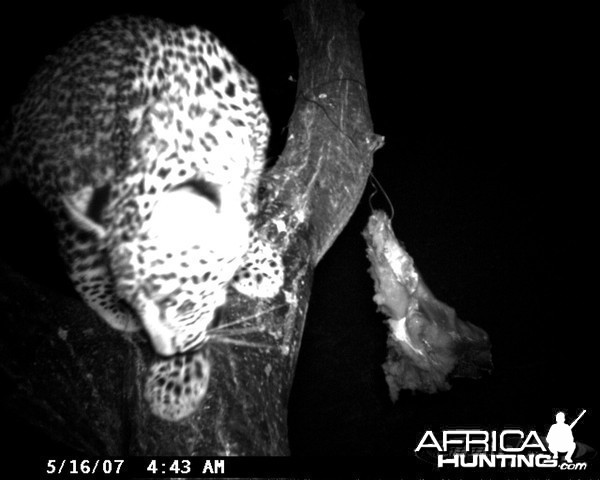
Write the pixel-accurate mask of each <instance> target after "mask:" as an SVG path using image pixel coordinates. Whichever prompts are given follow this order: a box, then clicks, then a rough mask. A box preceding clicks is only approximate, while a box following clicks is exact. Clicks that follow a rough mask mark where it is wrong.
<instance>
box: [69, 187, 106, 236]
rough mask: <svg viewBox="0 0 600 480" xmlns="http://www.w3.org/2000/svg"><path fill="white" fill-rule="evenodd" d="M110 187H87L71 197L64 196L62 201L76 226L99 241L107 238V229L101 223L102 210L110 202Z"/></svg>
mask: <svg viewBox="0 0 600 480" xmlns="http://www.w3.org/2000/svg"><path fill="white" fill-rule="evenodd" d="M109 191H110V186H109V185H105V186H102V187H97V188H94V187H92V186H86V187H83V188H82V189H80V190H78V191H77V192H75V193H73V194H71V195H63V197H62V201H63V204H64V206H65V208H66V209H67V213H68V214H69V217H70V218H71V220H73V221H74V222H75V224H76V225H77V226H78V227H79V228H81V229H82V230H85V231H86V232H89V233H92V234H94V235H95V236H96V237H98V238H99V239H103V238H104V237H105V236H106V229H105V228H104V227H103V226H102V224H101V223H100V217H101V214H102V209H103V208H104V206H105V205H106V203H107V201H108V193H109Z"/></svg>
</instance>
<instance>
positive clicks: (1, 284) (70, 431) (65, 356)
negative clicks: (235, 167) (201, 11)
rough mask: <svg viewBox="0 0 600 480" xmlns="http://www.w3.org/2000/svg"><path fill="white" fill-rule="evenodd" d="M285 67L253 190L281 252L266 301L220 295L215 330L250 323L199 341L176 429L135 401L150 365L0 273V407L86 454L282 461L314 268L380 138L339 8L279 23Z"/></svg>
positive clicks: (25, 283)
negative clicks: (253, 328)
mask: <svg viewBox="0 0 600 480" xmlns="http://www.w3.org/2000/svg"><path fill="white" fill-rule="evenodd" d="M287 14H288V18H289V20H290V22H291V24H292V27H293V30H294V34H295V37H296V42H297V45H298V55H299V76H298V94H297V100H296V105H295V110H294V113H293V115H292V118H291V120H290V124H289V137H288V140H287V144H286V147H285V150H284V152H283V154H282V155H281V157H280V158H279V160H278V162H277V164H276V165H275V167H273V168H272V169H271V170H270V171H269V172H267V174H266V175H265V178H264V181H263V187H264V188H263V189H262V195H263V197H264V198H263V200H264V203H263V205H264V206H263V209H262V211H261V214H260V217H259V224H260V228H261V229H262V231H263V233H264V234H265V235H266V236H267V237H268V238H269V239H270V240H271V241H272V242H273V244H274V245H276V246H277V247H278V249H280V250H281V251H282V252H283V258H284V264H285V269H286V271H285V277H286V280H285V286H284V288H283V289H282V291H281V292H280V293H279V295H278V296H277V297H276V298H275V299H271V300H269V301H255V300H251V299H248V298H246V297H243V296H242V295H238V294H234V293H232V294H231V295H230V298H229V299H228V302H227V305H226V307H225V309H224V311H223V312H222V315H224V316H225V318H226V319H229V320H235V319H239V318H242V317H257V318H260V321H261V323H262V324H263V325H266V326H267V327H266V329H265V330H264V331H262V332H259V333H256V334H254V335H253V336H252V338H248V341H249V342H250V341H251V342H254V343H256V344H263V345H267V346H262V347H258V346H257V347H248V346H239V345H237V346H236V345H231V344H221V343H215V344H212V343H210V344H209V345H208V346H207V350H208V353H209V355H210V358H211V362H212V371H211V378H210V384H209V387H208V392H207V395H206V397H205V399H204V401H203V404H202V405H201V407H200V408H199V410H198V411H197V412H196V413H195V414H193V415H191V416H190V417H188V418H186V419H184V420H182V421H180V422H167V421H164V420H161V419H159V418H157V417H155V416H153V415H152V414H151V413H150V411H149V409H148V405H147V403H146V401H145V400H144V398H143V394H142V392H143V386H144V380H145V373H146V371H147V368H148V365H149V364H150V362H151V361H153V358H154V354H153V352H152V349H151V348H150V347H149V345H148V342H147V341H146V339H145V338H144V336H143V335H141V334H134V335H130V336H125V335H122V334H120V333H118V332H116V331H113V330H111V329H110V328H109V327H108V326H107V325H105V324H104V322H102V321H100V320H99V319H98V318H97V317H96V315H95V314H94V313H92V312H91V310H89V309H88V308H87V307H86V306H85V305H84V304H83V303H82V301H80V300H78V299H74V298H68V297H65V296H64V295H60V294H58V293H56V291H54V290H51V289H50V288H48V287H42V286H40V285H39V284H36V283H35V282H33V281H31V280H30V279H27V278H25V277H24V276H23V275H20V274H17V273H15V272H14V271H12V270H11V269H10V268H8V267H6V266H2V265H0V311H1V312H2V316H3V319H2V322H3V335H2V338H1V339H0V365H1V366H2V369H3V373H4V374H5V377H6V378H7V379H8V380H9V381H10V387H11V389H10V392H9V396H8V402H7V404H8V406H9V407H10V409H11V411H13V412H17V413H18V414H20V415H23V416H24V417H25V418H26V419H27V421H30V422H32V423H33V424H35V425H37V426H39V427H41V428H43V429H44V430H45V431H47V432H48V434H49V435H51V436H53V437H54V438H56V439H58V440H59V441H60V442H62V443H64V444H67V445H69V446H71V447H73V448H74V449H76V450H78V451H80V452H81V453H83V454H88V455H127V454H129V455H204V456H208V455H285V454H288V453H289V447H288V440H287V425H286V423H287V402H288V397H289V392H290V388H291V384H292V380H293V377H294V369H295V365H296V360H297V357H298V352H299V349H300V341H301V338H302V331H303V328H304V320H305V315H306V311H307V308H308V300H309V296H310V288H311V282H312V275H313V271H314V268H315V266H316V264H317V262H318V261H319V259H320V258H321V257H322V256H323V254H324V253H325V252H326V251H327V249H328V248H329V247H330V246H331V244H332V243H333V242H334V240H335V238H336V237H337V235H338V234H339V233H340V231H341V230H342V229H343V228H344V226H345V224H346V223H347V221H348V219H349V218H350V215H352V213H353V211H354V209H355V207H356V205H357V203H358V201H359V199H360V197H361V195H362V192H363V189H364V187H365V184H366V181H367V178H368V175H369V172H370V170H371V166H372V155H373V152H374V151H375V150H376V149H377V148H379V147H380V146H381V144H382V138H381V137H378V136H376V135H374V134H373V132H372V124H371V119H370V115H369V111H368V106H367V92H366V88H365V84H364V75H363V69H362V60H361V50H360V43H359V36H358V23H359V20H360V17H361V13H360V12H359V11H358V10H357V8H356V7H355V6H354V5H353V4H351V3H349V2H346V1H344V0H330V1H323V0H302V1H298V2H296V3H295V4H294V5H293V6H291V7H290V8H289V9H288V11H287Z"/></svg>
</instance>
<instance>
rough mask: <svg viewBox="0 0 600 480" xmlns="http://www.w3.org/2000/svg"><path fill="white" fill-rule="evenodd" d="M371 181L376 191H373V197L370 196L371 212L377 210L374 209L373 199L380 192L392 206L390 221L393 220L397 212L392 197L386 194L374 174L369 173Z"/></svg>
mask: <svg viewBox="0 0 600 480" xmlns="http://www.w3.org/2000/svg"><path fill="white" fill-rule="evenodd" d="M369 181H370V182H371V185H373V188H374V189H375V190H374V191H373V193H371V195H369V206H370V207H371V211H373V210H375V208H374V207H373V202H372V199H373V197H374V196H375V195H376V194H377V192H378V191H379V192H381V193H382V194H383V196H384V197H385V199H386V201H387V203H388V205H389V206H390V209H391V211H392V214H391V215H390V221H391V220H393V219H394V215H395V213H396V212H395V210H394V205H393V204H392V201H391V200H390V197H389V196H388V194H387V193H386V191H385V189H384V188H383V187H382V186H381V183H379V180H377V177H376V176H375V175H374V174H373V173H372V172H369Z"/></svg>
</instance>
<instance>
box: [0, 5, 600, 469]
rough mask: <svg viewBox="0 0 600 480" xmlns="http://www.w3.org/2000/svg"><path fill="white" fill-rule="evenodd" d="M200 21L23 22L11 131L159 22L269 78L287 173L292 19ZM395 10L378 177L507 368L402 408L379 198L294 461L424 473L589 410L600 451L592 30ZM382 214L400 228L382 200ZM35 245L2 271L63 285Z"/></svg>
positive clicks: (376, 109)
mask: <svg viewBox="0 0 600 480" xmlns="http://www.w3.org/2000/svg"><path fill="white" fill-rule="evenodd" d="M197 3H198V6H195V7H194V6H188V7H186V9H185V10H179V11H175V9H174V8H173V9H169V8H167V7H164V8H162V9H159V8H154V9H153V8H146V9H134V8H133V9H129V10H126V9H111V8H109V7H102V8H100V7H95V8H94V7H92V8H88V7H87V6H86V10H85V11H83V10H82V11H78V12H77V11H73V10H66V9H65V10H64V11H61V10H60V8H53V10H52V11H46V12H44V11H40V10H36V12H35V14H34V13H32V12H29V11H28V12H25V11H24V12H18V11H15V12H14V13H12V14H5V15H4V17H3V18H2V27H3V28H2V29H1V31H0V40H1V41H2V45H4V47H5V48H4V52H3V58H2V70H3V74H2V82H3V84H4V85H3V92H4V95H3V98H2V113H3V114H4V113H5V112H6V109H7V108H8V106H9V104H11V103H12V102H14V101H16V99H17V98H18V94H19V92H20V91H21V89H22V88H23V86H24V84H25V82H26V80H27V78H28V77H29V76H30V75H31V74H32V73H33V72H34V71H35V69H36V67H37V66H38V65H39V63H40V61H41V60H42V58H43V57H44V56H45V55H46V54H48V53H51V52H52V51H53V50H54V49H55V48H56V47H58V46H60V45H62V44H63V43H65V42H66V41H68V39H69V38H71V37H72V36H73V35H74V34H75V33H77V32H78V31H80V30H81V29H82V28H84V27H85V26H87V25H89V24H90V23H92V22H94V21H96V20H99V19H102V18H104V17H106V16H108V15H110V14H114V13H123V12H130V13H143V14H147V15H155V16H160V17H162V18H164V19H165V20H169V21H173V22H177V23H182V24H188V23H195V24H197V25H199V26H201V27H205V28H207V29H209V30H212V31H213V32H214V33H215V34H216V35H217V36H218V37H219V38H220V39H221V40H222V41H223V42H224V43H225V44H226V45H227V46H228V47H229V48H230V50H231V51H232V52H233V53H234V54H235V55H236V56H237V57H238V59H239V60H240V62H241V63H242V64H243V65H245V66H246V67H247V68H248V69H249V70H250V71H252V72H253V73H254V74H255V75H256V76H257V77H258V79H259V81H260V83H261V88H262V92H263V98H264V102H265V106H266V109H267V112H268V113H269V115H270V117H271V120H272V123H273V135H272V137H273V138H272V141H271V148H270V156H271V158H272V159H273V161H274V160H275V159H276V157H277V155H278V154H279V153H280V151H281V149H282V148H283V145H284V142H285V137H286V130H285V128H286V123H287V119H288V118H289V116H290V114H291V111H292V108H293V104H294V98H295V95H296V91H295V86H296V84H295V83H294V82H292V81H290V80H289V77H290V76H292V77H296V75H297V73H296V72H297V57H296V50H295V43H294V39H293V36H292V33H291V27H290V24H289V22H287V21H286V20H285V18H284V15H283V13H282V8H281V4H277V3H269V4H267V3H264V2H246V4H245V6H243V7H240V6H232V5H231V4H224V5H223V6H221V7H219V6H214V5H213V6H208V5H204V3H205V2H197ZM249 4H252V5H249ZM391 4H392V3H391V2H390V4H387V3H384V2H379V3H377V2H375V3H373V2H364V4H361V8H362V9H363V10H364V11H365V17H364V19H363V21H362V23H361V40H362V48H363V61H364V67H365V75H366V86H367V90H368V93H369V102H370V108H371V113H372V117H373V122H374V130H375V132H376V133H378V134H380V135H383V136H385V139H386V142H385V147H384V148H383V149H381V150H380V151H378V152H377V153H376V155H375V166H374V170H373V173H374V175H375V176H376V177H377V179H378V180H379V182H380V184H381V185H382V187H383V188H384V189H385V191H386V192H387V195H388V196H389V197H390V199H391V202H392V203H393V206H394V210H395V217H394V228H395V230H396V234H397V236H398V238H399V239H400V240H401V241H402V242H404V244H405V246H406V249H407V251H408V252H409V253H410V254H411V255H412V256H413V258H414V259H415V262H416V265H417V267H418V268H419V270H420V271H421V273H422V275H423V276H424V278H425V279H426V282H427V284H428V286H429V287H430V288H431V290H432V291H433V292H434V294H435V295H436V296H437V297H438V298H439V299H440V300H442V301H444V302H445V303H447V304H449V305H451V306H452V307H454V308H455V309H456V311H457V313H458V316H459V317H460V318H462V319H464V320H468V321H470V322H472V323H475V324H477V325H478V326H480V327H482V328H484V329H485V330H486V331H487V332H488V333H489V334H490V337H491V341H492V345H493V356H494V364H495V368H494V371H493V373H492V375H491V376H489V377H487V378H485V379H482V380H480V381H458V382H455V384H454V388H453V389H452V390H451V391H449V392H446V393H441V394H436V395H425V394H410V393H405V394H402V395H401V397H400V399H399V400H398V402H397V403H396V404H392V403H391V402H390V400H389V396H388V393H387V386H386V384H385V380H384V376H383V372H382V370H381V367H380V365H381V363H382V362H383V361H384V358H385V352H386V348H385V339H386V327H385V325H384V323H383V318H384V317H383V316H381V315H380V314H377V313H376V312H375V304H374V303H373V302H372V300H371V298H372V295H373V284H372V281H371V279H370V277H369V275H368V273H367V267H368V263H367V259H366V256H365V245H364V241H363V239H362V237H361V235H360V232H361V231H362V229H363V228H364V227H365V225H366V222H367V218H368V215H369V213H370V207H369V203H368V197H369V195H370V194H371V193H372V192H373V191H374V189H373V187H372V186H371V185H368V186H367V189H366V192H365V197H364V198H363V200H362V201H361V204H360V205H359V207H358V209H357V211H356V213H355V215H354V216H353V218H352V220H351V221H350V223H349V225H348V226H347V228H346V229H345V230H344V232H343V233H342V234H341V236H340V237H339V238H338V240H337V241H336V243H335V244H334V246H333V247H332V248H331V250H330V251H329V252H328V253H327V255H326V256H325V257H324V259H323V260H322V262H321V263H320V264H319V266H318V268H317V271H316V277H315V282H314V287H313V292H312V299H311V306H310V309H309V313H308V318H307V324H306V329H305V334H304V340H303V345H302V349H301V352H300V359H299V363H298V368H297V372H296V378H295V383H294V388H293V391H292V396H291V400H290V409H289V429H290V444H291V449H292V453H293V454H295V455H331V454H335V455H367V456H372V455H390V456H399V457H402V456H410V453H411V451H412V450H414V448H415V446H416V444H417V442H418V440H419V439H420V438H421V436H422V434H423V432H424V430H426V429H433V430H435V431H441V430H443V429H444V427H453V426H454V427H456V426H463V427H468V426H470V427H473V428H476V427H481V428H484V429H493V428H496V429H502V428H504V427H508V426H520V427H523V428H524V429H528V428H532V429H537V430H538V431H540V432H544V433H545V432H546V431H547V429H548V428H549V426H550V425H551V424H552V423H553V421H554V414H555V413H556V411H557V410H559V409H561V410H564V411H566V413H567V421H570V419H573V418H574V417H575V416H576V415H577V414H578V413H579V412H580V410H581V409H583V408H585V409H587V414H586V415H585V416H584V417H583V419H582V420H581V422H580V423H579V424H578V425H577V427H576V429H575V430H574V433H575V438H576V440H578V441H581V442H584V443H586V444H588V445H591V446H593V447H594V448H596V449H597V448H600V437H599V436H598V434H597V427H598V425H599V418H600V409H596V408H595V407H596V405H598V403H597V401H598V395H597V393H595V392H594V391H593V389H594V386H595V384H596V383H597V378H598V374H597V371H596V366H597V357H596V356H595V355H593V351H592V348H593V347H594V346H595V343H596V342H595V339H596V333H595V328H594V327H595V323H596V321H597V319H596V318H595V317H596V310H597V309H596V308H595V305H594V303H593V302H594V298H596V297H597V294H596V293H595V292H594V290H595V289H596V285H597V284H594V286H593V288H592V286H591V282H590V279H592V278H594V276H592V275H590V273H595V272H594V270H593V269H594V268H595V263H596V262H595V255H593V254H592V252H593V250H592V249H588V244H590V243H591V240H590V238H591V235H592V234H591V228H590V227H591V226H592V225H593V224H595V223H597V214H596V209H595V208H594V206H595V205H596V204H597V200H596V197H595V195H594V193H595V192H596V186H595V184H596V183H597V182H596V179H597V178H598V177H597V174H592V173H591V170H590V169H589V167H587V166H586V162H587V163H590V162H592V161H593V160H596V158H594V157H592V154H591V152H590V151H588V150H587V148H588V146H587V145H586V140H587V139H589V138H590V133H591V126H587V125H591V124H588V123H587V122H588V117H591V115H590V112H591V111H592V107H591V97H590V96H589V95H588V93H587V92H588V90H587V89H586V85H587V82H588V81H589V80H588V79H589V77H590V70H591V69H590V67H589V65H590V64H591V63H592V57H590V56H588V55H586V53H585V49H586V45H588V44H589V43H590V37H591V32H590V30H588V28H587V26H586V17H587V16H588V14H587V13H586V12H575V11H571V12H565V11H561V10H550V9H548V7H545V8H546V10H537V9H536V10H531V11H527V10H526V9H524V8H523V7H519V8H516V7H515V8H507V7H504V8H503V9H502V8H500V7H491V6H490V7H478V8H476V9H468V10H467V9H464V10H461V9H458V7H456V6H452V7H447V8H443V9H438V8H435V9H434V8H433V7H431V8H424V9H422V10H419V9H415V8H412V7H411V8H407V7H405V6H402V5H398V6H396V7H394V8H392V7H391V6H390V5H391ZM256 5H261V6H260V7H258V6H256ZM587 142H589V140H587ZM596 157H597V155H596ZM373 203H374V205H375V206H376V207H378V208H385V209H386V210H388V211H389V206H387V204H386V201H385V199H384V197H383V196H382V195H381V194H377V195H376V196H375V197H374V199H373ZM2 211H3V215H4V216H5V218H7V217H8V218H9V220H10V219H11V218H14V217H18V216H19V215H20V213H19V210H18V207H15V206H14V205H12V206H7V205H3V206H2ZM6 225H8V226H10V225H11V224H10V222H8V221H7V222H5V228H7V227H6ZM16 236H17V238H19V241H18V242H15V241H14V240H11V238H12V237H13V234H12V232H10V231H8V230H4V228H3V229H2V237H3V239H2V245H3V247H2V249H3V250H4V251H3V252H1V253H0V255H2V256H3V257H6V258H5V261H7V262H10V263H11V265H13V266H15V268H19V269H20V270H21V271H24V272H26V273H30V274H32V275H33V276H36V275H37V276H38V278H41V279H42V280H43V279H44V277H46V280H47V281H49V282H50V284H52V280H51V275H52V274H51V273H50V272H51V271H52V270H51V269H48V268H44V269H43V271H39V265H40V262H43V261H48V262H52V261H53V260H48V258H50V255H51V253H50V252H49V251H48V249H47V247H44V246H43V244H40V243H39V242H40V239H39V237H36V235H35V225H32V226H31V231H30V232H26V234H25V235H24V234H23V232H19V233H18V234H16ZM25 237H26V238H28V239H29V240H24V238H25ZM27 242H30V243H29V244H28V243H27ZM16 243H18V245H16ZM19 246H20V248H21V251H20V252H19V251H18V250H19V248H18V247H19ZM7 249H8V250H7ZM32 250H35V251H36V253H33V254H32V253H31V251H32ZM592 262H594V263H592ZM36 266H37V267H36ZM36 268H37V269H38V271H37V273H36V271H35V269H36ZM6 431H8V432H10V435H11V437H12V438H13V440H14V442H13V449H14V450H18V449H20V448H22V449H24V450H27V451H29V452H39V453H40V454H45V455H50V454H53V453H57V452H69V450H68V449H67V448H66V447H64V446H61V445H56V444H55V443H53V442H52V441H50V440H49V439H47V438H45V437H43V436H41V435H39V434H37V435H35V436H33V437H32V436H29V437H27V438H24V437H23V435H21V434H19V432H29V430H27V429H26V428H25V427H23V426H20V425H17V426H15V425H9V426H8V428H7V429H6V430H5V433H6ZM28 435H30V434H29V433H28ZM598 461H599V460H598V459H596V463H597V462H598ZM588 473H590V472H588Z"/></svg>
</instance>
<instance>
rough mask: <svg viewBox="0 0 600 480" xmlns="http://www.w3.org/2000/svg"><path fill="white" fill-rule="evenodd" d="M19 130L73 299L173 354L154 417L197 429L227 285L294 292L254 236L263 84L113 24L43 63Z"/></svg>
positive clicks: (180, 46)
mask: <svg viewBox="0 0 600 480" xmlns="http://www.w3.org/2000/svg"><path fill="white" fill-rule="evenodd" d="M12 123H13V126H12V134H11V135H10V138H9V142H8V146H7V147H6V148H5V149H6V150H7V151H8V156H9V158H10V161H11V168H12V171H13V174H14V176H15V177H16V178H17V180H19V181H21V182H23V183H25V184H26V185H27V186H28V188H29V189H30V190H31V192H32V193H33V195H34V196H35V197H36V198H37V200H38V201H39V202H40V203H41V204H42V205H43V206H44V207H45V208H46V209H47V210H48V211H49V212H50V214H51V216H52V218H53V220H54V224H55V226H56V231H57V234H58V241H59V247H60V251H61V255H62V257H63V258H64V261H65V264H66V266H67V269H68V272H69V275H70V277H71V279H72V281H73V283H74V285H75V288H76V290H77V291H78V292H79V293H80V294H81V296H82V297H83V298H84V299H85V301H86V302H87V303H88V304H89V305H90V306H91V307H92V308H93V309H94V310H95V311H96V312H97V313H98V314H99V315H100V317H102V318H103V319H104V320H105V321H106V322H107V323H108V324H109V325H110V326H111V327H113V328H115V329H118V330H122V331H135V330H138V329H139V328H140V327H143V329H144V330H145V332H146V333H147V335H148V337H149V338H150V340H151V342H152V344H153V346H154V349H155V350H156V352H157V353H158V354H160V355H161V356H162V358H161V359H159V360H158V361H157V362H155V363H154V364H153V365H152V367H151V368H150V372H149V374H148V380H147V386H146V398H147V399H148V400H149V401H150V406H151V408H152V410H153V411H154V412H155V413H156V414H157V415H159V416H161V417H163V418H166V419H168V420H178V419H180V418H183V417H185V416H187V415H189V414H190V413H191V412H193V411H194V410H195V409H197V407H198V405H199V403H200V401H201V399H202V397H203V396H204V394H205V392H206V388H207V385H208V383H207V382H208V376H209V372H210V362H209V359H208V358H207V357H206V356H205V355H203V354H201V353H193V352H198V348H199V347H200V346H201V345H202V344H203V343H204V342H205V341H206V340H207V331H208V330H209V326H210V324H211V322H212V321H213V319H214V317H215V311H216V310H217V309H218V308H219V307H220V306H222V305H223V304H224V303H225V301H226V297H227V289H228V287H229V286H234V287H236V288H237V289H238V290H239V291H241V292H242V293H244V294H247V295H251V296H257V297H272V296H274V295H276V294H277V292H278V291H279V289H280V287H281V284H282V281H283V268H282V264H281V260H280V257H279V256H278V254H277V252H276V251H275V250H274V249H273V248H272V247H271V246H270V245H269V243H268V242H266V241H265V240H264V239H262V238H261V237H260V236H258V235H257V234H256V233H255V231H254V230H253V218H254V216H255V214H256V212H257V208H258V207H257V199H256V193H257V186H258V182H259V178H260V175H261V173H262V171H263V168H264V163H265V149H266V146H267V141H268V136H269V124H268V119H267V117H266V115H265V113H264V110H263V107H262V104H261V100H260V96H259V91H258V86H257V82H256V80H255V79H254V77H253V76H252V75H251V74H249V73H248V72H247V71H246V70H245V69H244V68H243V67H242V66H240V64H239V63H238V62H237V61H236V59H235V58H234V57H233V56H232V54H231V53H230V52H229V51H228V50H227V49H226V48H225V47H224V46H223V44H222V43H221V42H220V41H219V40H218V39H217V38H216V37H215V36H214V35H213V34H212V33H210V32H207V31H204V30H200V29H198V28H196V27H188V28H181V27H179V26H175V25H172V24H169V23H166V22H163V21H161V20H154V19H147V18H141V17H114V18H111V19H108V20H106V21H103V22H100V23H98V24H95V25H93V26H92V27H91V28H89V29H88V30H87V31H85V32H83V33H81V34H79V35H78V36H76V37H75V38H74V39H73V40H72V41H71V42H70V43H69V44H68V45H66V46H65V47H64V48H62V49H61V50H59V51H58V52H57V53H56V54H55V55H52V56H49V57H48V58H47V59H46V60H45V63H44V65H43V67H42V68H41V70H40V71H39V72H38V73H37V74H36V75H35V76H34V77H33V79H32V80H31V82H30V84H29V86H28V88H27V90H26V92H25V96H24V100H23V101H22V103H20V104H19V105H18V106H17V107H15V109H14V118H13V122H12ZM190 352H192V353H190ZM186 354H187V355H186Z"/></svg>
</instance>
